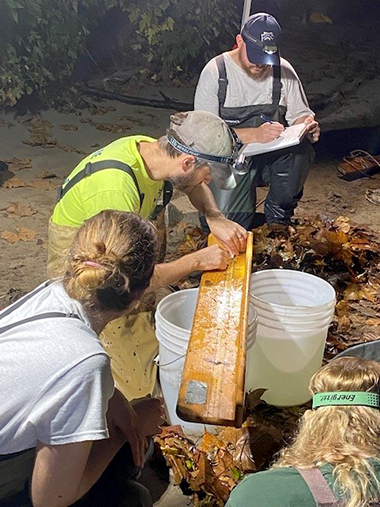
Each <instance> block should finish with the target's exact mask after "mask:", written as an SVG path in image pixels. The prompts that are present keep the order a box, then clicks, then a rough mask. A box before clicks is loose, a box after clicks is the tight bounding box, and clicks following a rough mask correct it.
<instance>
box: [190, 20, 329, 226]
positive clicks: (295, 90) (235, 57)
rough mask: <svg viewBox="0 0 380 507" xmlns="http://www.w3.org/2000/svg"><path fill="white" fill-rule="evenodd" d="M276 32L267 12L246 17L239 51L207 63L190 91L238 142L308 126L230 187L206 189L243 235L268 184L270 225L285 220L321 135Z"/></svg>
mask: <svg viewBox="0 0 380 507" xmlns="http://www.w3.org/2000/svg"><path fill="white" fill-rule="evenodd" d="M280 34H281V28H280V25H279V24H278V22H277V21H276V19H275V18H274V17H273V16H271V15H270V14H266V13H257V14H253V15H252V16H250V17H249V18H248V19H247V21H246V23H245V24H244V26H243V28H242V31H241V33H240V34H238V35H237V36H236V48H235V49H233V50H232V51H228V52H226V53H223V54H222V55H219V56H217V57H215V58H213V59H212V60H210V61H209V62H208V64H207V65H206V66H205V68H204V69H203V71H202V73H201V76H200V78H199V82H198V85H197V89H196V93H195V101H194V104H195V109H196V110H198V109H199V110H207V111H210V112H213V113H215V114H218V115H219V116H220V117H221V118H223V119H224V120H225V121H226V123H228V124H229V126H230V127H231V128H233V129H234V130H235V132H236V134H237V135H238V136H239V138H240V139H241V141H242V142H243V143H252V142H259V143H267V142H270V141H272V140H274V139H276V138H277V137H279V135H280V134H281V132H282V131H283V130H284V128H285V127H287V126H290V125H295V124H298V123H302V122H304V123H305V124H306V125H307V134H306V137H305V138H304V139H303V141H301V143H300V144H299V145H297V146H292V147H290V148H285V149H281V150H278V151H272V152H269V153H264V154H262V155H257V156H254V157H250V158H247V160H246V164H245V168H244V169H242V170H241V171H240V175H237V176H236V183H237V185H236V187H235V188H234V189H233V190H231V191H228V192H226V191H224V190H221V189H218V188H217V187H216V186H215V185H213V184H211V185H210V188H211V190H212V192H213V195H214V197H215V200H216V202H217V204H218V206H219V208H220V210H221V211H222V213H223V214H224V215H225V216H226V217H227V218H230V219H231V220H234V221H236V222H238V223H239V224H240V225H242V226H244V227H245V228H246V229H248V230H249V229H251V228H252V226H253V219H254V214H255V207H256V187H257V186H258V185H261V186H262V185H269V193H268V196H267V198H266V201H265V217H266V221H267V223H268V224H269V225H272V224H289V223H290V219H291V217H292V216H293V214H294V210H295V208H296V206H297V203H298V201H299V199H300V198H301V197H302V192H303V186H304V183H305V180H306V177H307V175H308V172H309V168H310V166H311V164H312V162H313V159H314V150H313V148H312V147H311V144H310V142H311V143H314V142H316V141H318V139H319V134H320V129H319V125H318V123H317V122H316V121H315V119H314V113H313V112H312V111H311V109H310V108H309V105H308V102H307V99H306V96H305V92H304V90H303V88H302V84H301V82H300V80H299V78H298V76H297V74H296V72H295V70H294V69H293V67H292V66H291V65H290V63H289V62H288V61H287V60H285V59H284V58H280V54H279V49H278V40H279V37H280ZM203 225H204V226H206V224H205V223H203Z"/></svg>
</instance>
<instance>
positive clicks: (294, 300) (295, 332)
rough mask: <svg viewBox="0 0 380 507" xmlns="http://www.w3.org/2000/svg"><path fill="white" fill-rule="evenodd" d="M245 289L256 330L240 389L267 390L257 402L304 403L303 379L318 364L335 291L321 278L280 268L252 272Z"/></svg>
mask: <svg viewBox="0 0 380 507" xmlns="http://www.w3.org/2000/svg"><path fill="white" fill-rule="evenodd" d="M250 291H251V294H250V300H251V302H252V303H253V304H254V306H255V308H256V311H257V319H258V327H257V337H256V342H255V344H254V345H253V346H252V348H251V349H250V350H249V351H248V357H247V375H246V389H258V388H265V389H267V391H266V392H265V393H264V395H263V396H262V398H263V399H264V400H265V401H266V402H267V403H270V404H271V405H276V406H283V407H284V406H285V407H286V406H293V405H301V404H303V403H306V402H307V401H308V400H310V398H311V397H310V394H309V391H308V386H309V381H310V379H311V377H312V375H313V374H314V373H315V372H316V371H317V370H318V369H319V368H320V367H321V364H322V358H323V352H324V347H325V342H326V336H327V331H328V327H329V324H330V323H331V321H332V319H333V316H334V309H335V291H334V289H333V287H332V286H331V285H330V284H329V283H327V282H326V281H324V280H322V279H321V278H318V277H316V276H314V275H310V274H308V273H303V272H300V271H292V270H285V269H271V270H265V271H259V272H257V273H254V274H253V275H252V277H251V289H250Z"/></svg>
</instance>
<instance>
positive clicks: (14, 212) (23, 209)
mask: <svg viewBox="0 0 380 507" xmlns="http://www.w3.org/2000/svg"><path fill="white" fill-rule="evenodd" d="M5 212H6V213H7V215H9V216H18V217H29V216H31V215H34V214H35V213H37V211H35V210H34V209H33V208H32V207H31V206H27V205H25V204H20V203H18V202H12V203H11V204H10V205H9V206H8V207H7V208H6V210H5Z"/></svg>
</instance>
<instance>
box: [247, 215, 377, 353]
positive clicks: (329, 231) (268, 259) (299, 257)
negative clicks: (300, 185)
mask: <svg viewBox="0 0 380 507" xmlns="http://www.w3.org/2000/svg"><path fill="white" fill-rule="evenodd" d="M254 238H255V240H254V241H255V245H254V270H262V269H270V268H281V267H282V268H286V269H297V270H299V271H305V272H307V273H311V274H313V275H316V276H319V277H321V278H323V279H324V280H326V281H328V282H329V283H330V284H331V285H332V286H333V287H334V289H335V291H336V295H337V305H336V310H335V318H334V321H333V324H332V326H331V327H330V329H329V335H328V339H327V346H326V351H325V356H326V358H327V359H331V358H332V357H333V356H335V355H336V354H337V353H338V352H340V351H342V350H345V349H346V348H347V347H350V346H351V345H356V344H358V343H364V342H368V341H372V340H376V339H379V338H380V290H379V289H380V235H379V234H378V233H375V232H374V231H372V230H371V229H369V228H367V227H365V226H362V225H361V226H359V225H354V224H351V223H350V221H349V219H348V218H345V217H338V218H337V219H336V220H331V219H328V218H326V217H320V216H317V217H315V218H307V219H304V220H299V221H298V222H297V223H296V224H295V225H294V226H291V227H287V228H275V229H273V228H272V229H271V228H269V227H268V226H267V225H264V226H262V227H260V228H258V229H256V230H255V231H254Z"/></svg>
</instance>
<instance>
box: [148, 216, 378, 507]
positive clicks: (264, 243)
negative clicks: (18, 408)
mask: <svg viewBox="0 0 380 507" xmlns="http://www.w3.org/2000/svg"><path fill="white" fill-rule="evenodd" d="M253 232H254V258H253V268H252V269H253V271H258V270H263V269H272V268H284V269H295V270H299V271H304V272H307V273H311V274H313V275H316V276H319V277H321V278H323V279H324V280H326V281H328V282H329V283H331V285H332V286H333V287H334V289H335V291H336V296H337V305H336V309H335V317H334V320H333V322H332V324H331V326H330V328H329V332H328V337H327V342H326V348H325V358H324V361H329V360H330V359H332V358H333V357H334V356H335V355H336V354H337V353H339V352H341V351H343V350H345V349H347V348H348V347H350V346H352V345H356V344H358V343H364V342H367V341H372V340H378V339H380V235H379V233H377V232H375V231H374V230H372V229H370V228H368V227H366V226H364V225H356V224H354V223H351V222H350V220H349V219H348V218H346V217H342V216H340V217H338V218H336V219H335V220H333V219H331V218H327V217H323V216H319V215H318V216H315V217H309V218H303V219H298V220H296V221H295V222H294V224H292V225H291V226H288V227H284V226H277V227H269V226H268V225H267V224H265V225H263V226H261V227H259V228H257V229H254V231H253ZM168 237H169V251H168V255H167V260H174V259H175V258H178V257H180V256H182V255H184V254H185V253H190V252H191V251H194V250H195V249H198V248H201V247H203V246H204V245H205V244H206V236H205V234H204V233H203V232H202V230H201V229H199V228H198V227H196V226H193V225H189V224H185V223H183V222H179V223H178V224H176V225H175V226H174V227H171V228H169V229H168ZM198 285H199V276H198V277H197V278H196V277H188V278H186V279H183V280H181V281H180V282H179V283H178V286H179V287H180V288H181V289H182V288H189V287H194V286H198ZM263 392H264V389H257V390H255V391H253V392H250V393H248V394H247V396H246V403H245V416H246V418H245V422H244V424H243V426H242V428H219V430H218V433H217V435H210V434H209V433H205V435H204V436H203V438H201V439H199V440H198V441H196V442H194V441H192V440H190V439H189V438H187V437H186V436H185V435H184V433H183V431H182V428H181V427H180V426H169V427H167V428H163V432H162V433H161V434H160V435H158V437H156V443H157V444H158V445H159V447H160V448H161V452H162V454H163V455H164V457H165V458H166V461H167V464H168V466H170V467H171V468H172V470H173V473H174V479H175V482H176V483H177V484H178V485H180V486H181V488H182V490H183V491H184V492H185V493H186V494H189V495H191V499H192V503H193V505H195V506H198V507H200V506H205V507H206V506H216V507H219V506H221V505H224V504H225V501H226V500H227V498H228V496H229V494H230V492H231V491H232V489H233V488H234V487H235V485H236V484H237V483H238V482H239V481H240V480H241V479H242V478H243V477H244V476H245V475H246V474H247V473H251V472H255V471H259V470H264V469H266V468H267V467H268V466H269V465H270V463H271V462H272V461H273V459H274V456H275V454H276V453H277V452H278V451H279V450H280V448H281V447H283V445H284V443H286V442H290V440H291V438H292V436H293V435H294V433H295V431H296V429H297V424H298V420H299V418H300V416H301V415H302V414H303V412H304V411H305V410H306V409H307V408H309V407H310V403H308V404H306V405H303V406H301V407H290V408H286V409H285V408H284V409H281V408H276V407H273V406H271V405H267V404H266V403H265V402H264V401H263V400H261V396H262V394H263Z"/></svg>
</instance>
